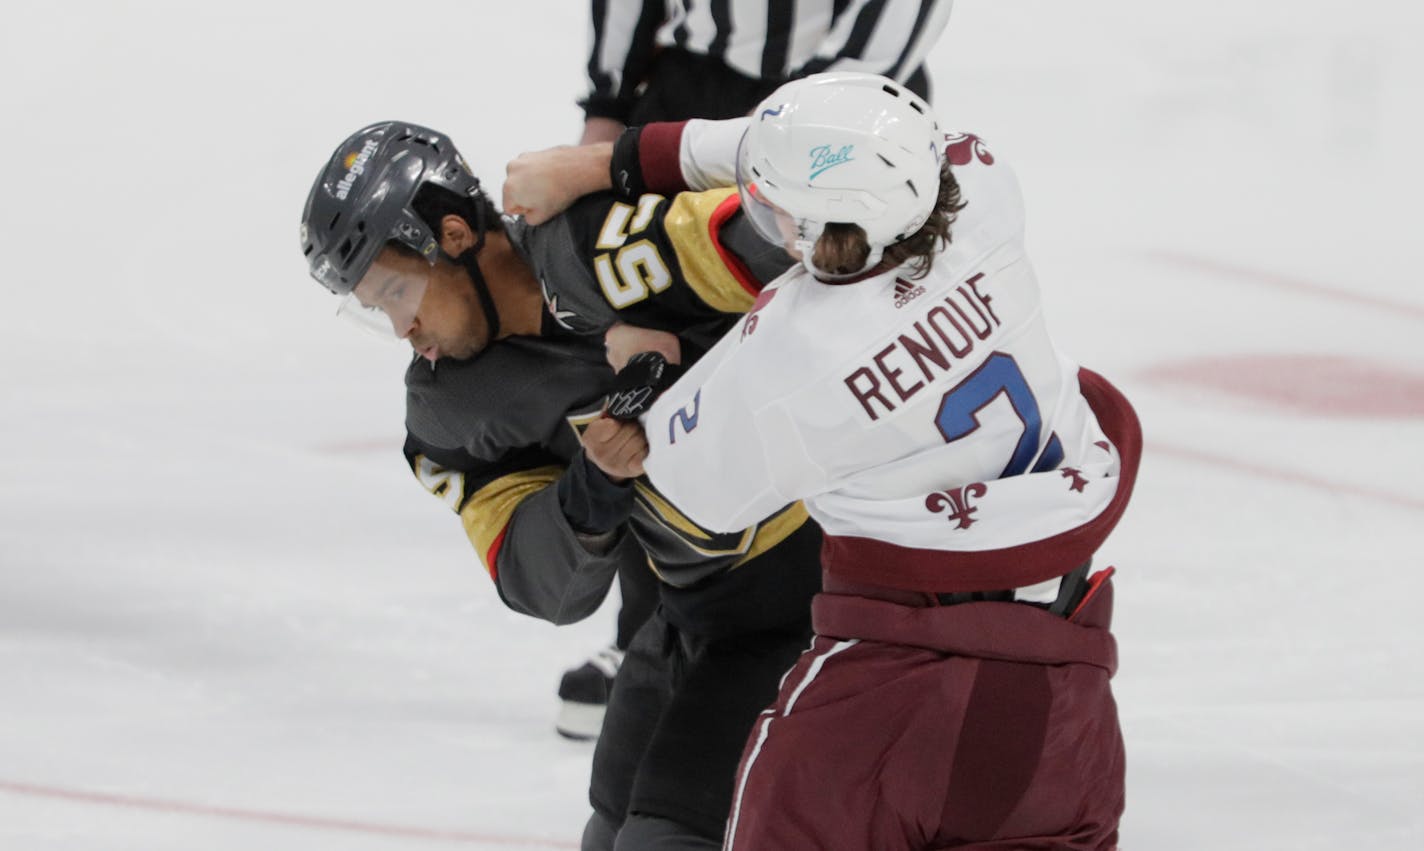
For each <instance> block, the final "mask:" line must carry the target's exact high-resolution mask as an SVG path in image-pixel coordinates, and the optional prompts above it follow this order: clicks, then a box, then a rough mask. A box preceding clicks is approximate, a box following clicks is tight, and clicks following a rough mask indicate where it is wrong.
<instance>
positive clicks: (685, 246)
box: [663, 188, 756, 313]
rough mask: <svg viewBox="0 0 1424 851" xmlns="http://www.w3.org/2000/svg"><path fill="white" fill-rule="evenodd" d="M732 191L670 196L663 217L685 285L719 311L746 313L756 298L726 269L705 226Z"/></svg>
mask: <svg viewBox="0 0 1424 851" xmlns="http://www.w3.org/2000/svg"><path fill="white" fill-rule="evenodd" d="M736 191H737V190H736V189H735V188H731V189H713V190H711V191H709V192H683V193H682V194H680V195H678V196H677V197H676V198H674V199H673V202H672V204H671V205H670V206H669V207H668V212H667V216H665V217H664V218H663V227H664V228H665V229H666V230H667V234H668V237H669V239H670V241H671V242H672V246H673V250H674V251H675V252H676V253H677V262H678V264H679V265H680V266H682V275H683V277H684V278H685V279H686V280H687V284H688V286H689V287H691V288H692V291H693V292H694V293H696V294H697V297H698V298H700V299H702V301H703V302H704V303H706V305H707V306H708V307H710V308H712V309H713V310H720V311H722V312H723V313H746V312H747V311H748V310H751V307H752V303H753V302H755V301H756V296H754V295H752V294H751V293H749V292H747V291H746V289H744V288H743V287H742V285H741V283H740V282H739V281H738V280H737V278H736V276H734V275H733V274H732V273H731V272H729V271H728V270H727V264H726V263H724V262H722V256H721V255H720V254H718V253H717V246H716V244H715V243H714V242H713V241H712V231H711V228H710V226H709V222H710V221H711V219H712V213H713V211H714V210H716V209H717V207H718V205H720V204H721V203H722V202H723V201H725V200H727V198H728V197H730V196H731V195H733V194H735V193H736Z"/></svg>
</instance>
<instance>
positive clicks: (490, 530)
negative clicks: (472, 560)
mask: <svg viewBox="0 0 1424 851" xmlns="http://www.w3.org/2000/svg"><path fill="white" fill-rule="evenodd" d="M563 471H564V468H563V467H560V466H558V465H556V464H550V465H548V466H546V467H535V468H534V469H532V470H522V471H520V472H518V473H510V474H509V475H507V476H500V477H499V478H498V479H495V480H494V481H492V482H490V483H489V484H487V485H485V486H484V487H482V488H480V489H479V490H477V491H475V493H474V495H473V496H471V497H470V498H469V500H468V501H466V502H465V505H464V507H463V508H461V509H460V522H461V524H463V525H464V527H465V535H466V537H468V538H469V539H470V543H472V544H474V545H475V552H476V553H477V554H478V555H479V557H480V561H482V562H484V565H485V570H487V571H489V574H490V576H494V575H495V566H494V564H493V559H492V558H491V554H490V548H491V547H492V546H494V542H495V540H496V539H498V538H499V536H500V535H501V534H502V533H503V532H504V529H505V527H506V526H508V525H509V519H510V518H511V517H513V516H514V509H516V508H518V507H519V503H521V502H523V501H524V500H525V498H527V497H528V496H530V495H531V494H533V493H534V492H535V491H538V490H539V489H541V488H544V487H548V486H549V485H550V484H553V483H554V482H555V481H557V480H558V478H559V476H560V475H561V474H562V473H563Z"/></svg>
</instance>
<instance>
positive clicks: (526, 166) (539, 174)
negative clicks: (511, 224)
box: [503, 142, 613, 225]
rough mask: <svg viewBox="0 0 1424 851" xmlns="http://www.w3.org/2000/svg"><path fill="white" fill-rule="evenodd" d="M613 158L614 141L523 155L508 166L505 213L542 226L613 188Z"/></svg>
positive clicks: (564, 146) (505, 173) (505, 186)
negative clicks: (610, 166)
mask: <svg viewBox="0 0 1424 851" xmlns="http://www.w3.org/2000/svg"><path fill="white" fill-rule="evenodd" d="M612 157H613V143H612V142H601V143H598V144H593V145H578V146H574V145H563V146H561V147H557V148H548V149H546V150H543V151H530V152H527V153H523V154H520V155H519V156H517V157H515V158H514V159H512V160H510V161H509V164H508V165H506V166H505V167H504V199H503V200H504V204H503V206H504V212H506V213H508V214H510V215H514V216H523V217H524V220H525V221H526V222H528V223H529V224H531V225H542V224H543V223H544V222H547V221H548V220H550V219H552V218H553V217H554V216H557V215H558V214H559V213H562V212H563V211H564V210H567V209H568V208H569V206H570V205H571V204H573V202H575V201H577V200H578V199H579V198H582V197H583V196H585V195H587V194H589V193H590V192H598V191H600V190H603V189H611V188H613V183H612V179H611V178H610V177H609V175H608V162H609V160H610V159H611V158H612Z"/></svg>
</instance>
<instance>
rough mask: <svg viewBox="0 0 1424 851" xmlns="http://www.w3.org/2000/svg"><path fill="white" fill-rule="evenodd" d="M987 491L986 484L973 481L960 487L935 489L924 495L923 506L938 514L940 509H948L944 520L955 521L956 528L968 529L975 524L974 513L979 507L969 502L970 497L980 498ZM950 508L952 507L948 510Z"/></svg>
mask: <svg viewBox="0 0 1424 851" xmlns="http://www.w3.org/2000/svg"><path fill="white" fill-rule="evenodd" d="M988 492H989V488H988V486H986V485H985V484H984V483H983V482H975V483H974V484H972V485H965V486H964V487H962V488H954V489H952V490H947V491H936V492H934V493H932V494H930V495H929V496H927V497H925V508H927V509H929V510H930V511H932V512H934V513H935V514H939V513H940V512H941V511H948V512H949V516H948V517H946V518H945V519H946V520H949V521H951V522H957V523H958V524H959V525H957V526H955V527H954V528H956V529H968V528H969V527H970V526H972V525H973V524H975V523H976V522H978V521H976V520H975V519H974V513H975V512H977V511H978V510H979V507H978V506H976V505H973V504H972V503H970V501H969V500H971V499H980V498H981V497H983V496H984V494H986V493H988ZM950 509H954V510H953V511H950Z"/></svg>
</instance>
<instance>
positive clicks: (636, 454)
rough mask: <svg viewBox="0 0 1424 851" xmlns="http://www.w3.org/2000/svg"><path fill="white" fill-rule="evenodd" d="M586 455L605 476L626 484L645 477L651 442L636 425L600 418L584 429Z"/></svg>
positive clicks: (639, 426) (640, 427)
mask: <svg viewBox="0 0 1424 851" xmlns="http://www.w3.org/2000/svg"><path fill="white" fill-rule="evenodd" d="M583 451H584V452H585V453H586V454H587V455H588V460H589V461H592V462H593V465H594V466H595V467H597V468H598V469H600V470H602V471H603V473H604V475H606V476H608V478H610V479H612V480H613V481H615V482H624V481H627V480H628V479H634V478H637V477H638V476H641V475H643V459H645V458H647V457H648V438H647V436H646V435H645V434H643V427H642V426H641V425H639V424H638V423H637V422H636V421H634V422H620V421H618V420H615V419H611V418H609V417H600V418H598V419H596V420H594V421H593V422H591V423H589V424H588V428H586V429H584V432H583Z"/></svg>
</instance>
